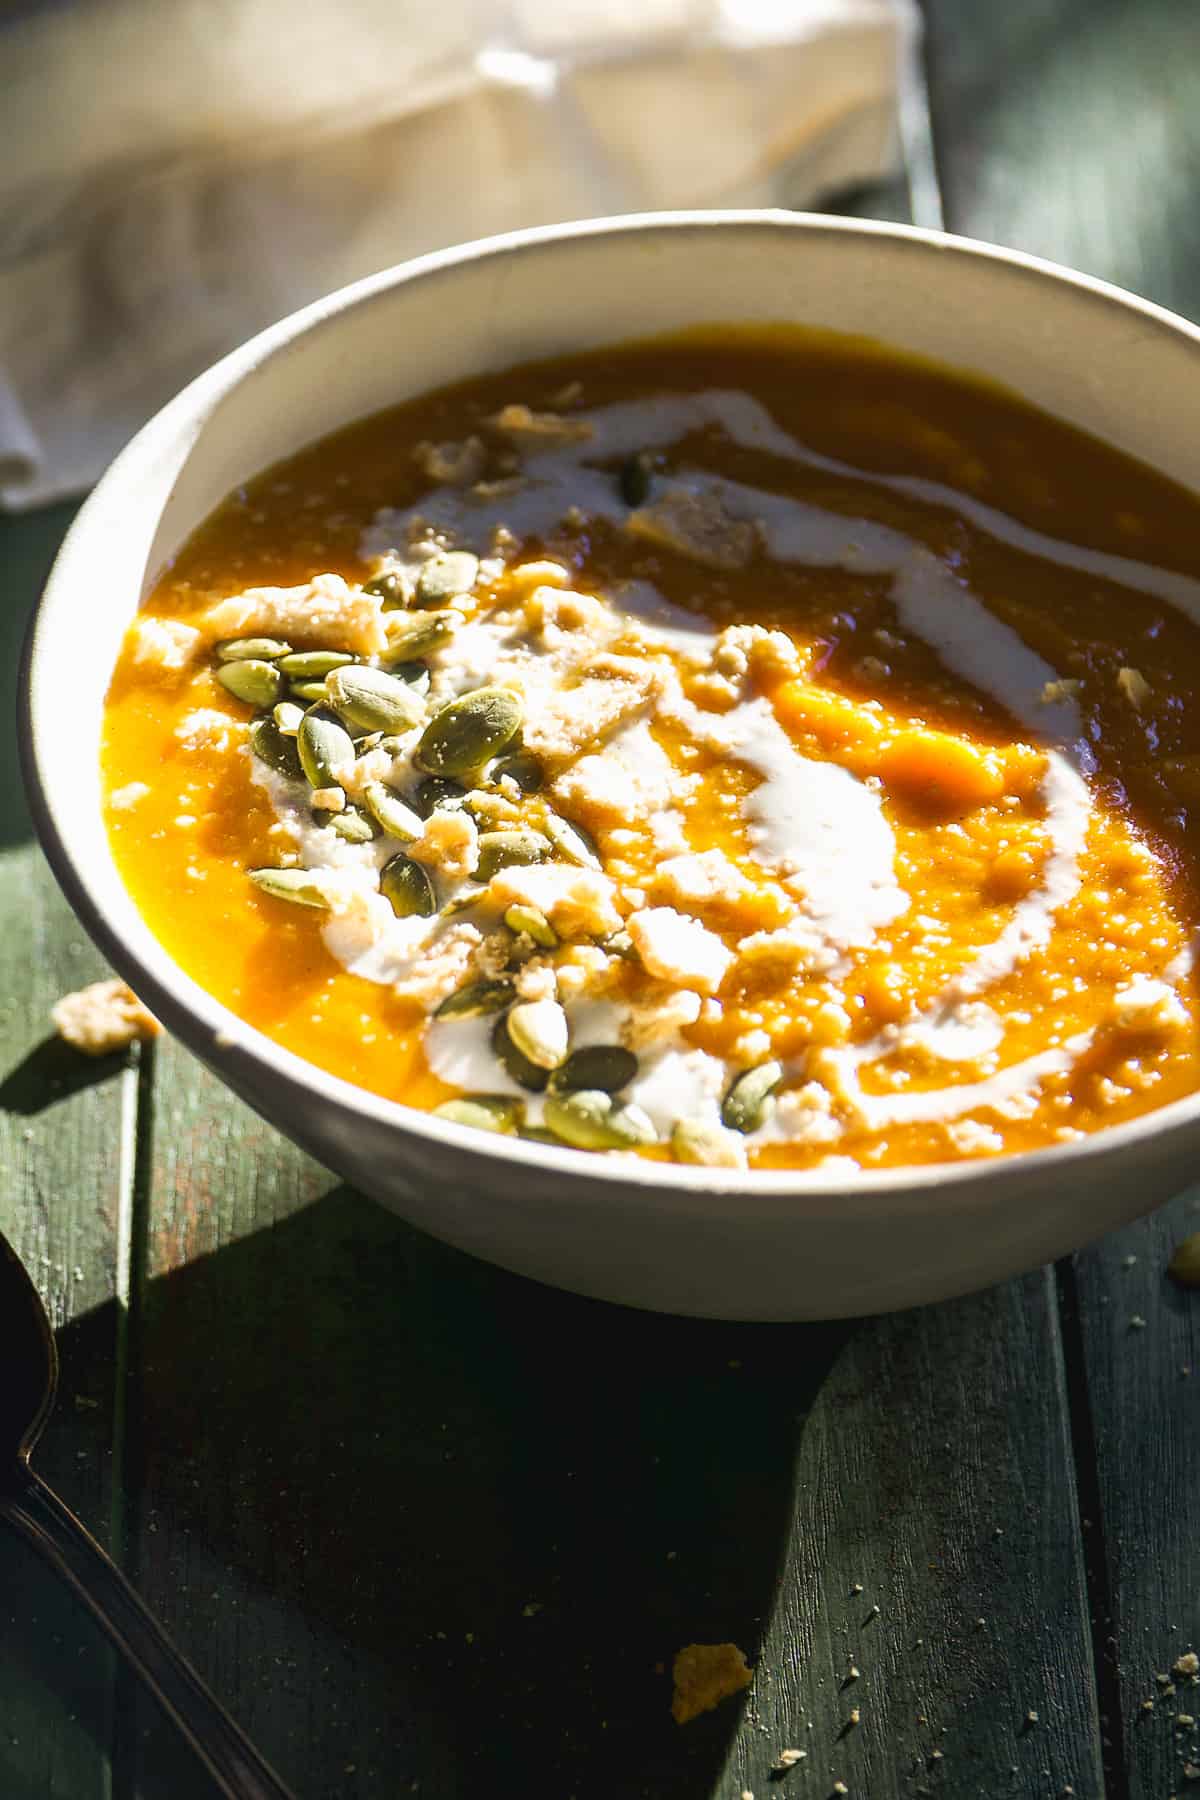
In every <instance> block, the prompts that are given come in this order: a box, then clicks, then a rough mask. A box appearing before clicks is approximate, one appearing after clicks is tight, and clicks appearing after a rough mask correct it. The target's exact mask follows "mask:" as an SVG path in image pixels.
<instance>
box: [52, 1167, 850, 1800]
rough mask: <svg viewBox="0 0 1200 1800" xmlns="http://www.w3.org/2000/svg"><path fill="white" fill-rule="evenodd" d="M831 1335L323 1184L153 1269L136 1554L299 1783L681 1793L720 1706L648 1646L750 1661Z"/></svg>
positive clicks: (710, 1752)
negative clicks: (665, 1314) (223, 1241)
mask: <svg viewBox="0 0 1200 1800" xmlns="http://www.w3.org/2000/svg"><path fill="white" fill-rule="evenodd" d="M850 1329H851V1328H850V1327H848V1326H844V1325H830V1326H810V1327H786V1326H779V1327H776V1326H757V1327H755V1326H740V1325H730V1324H715V1323H708V1322H702V1321H694V1320H684V1319H671V1318H661V1317H655V1316H651V1315H649V1314H641V1313H636V1312H631V1311H627V1310H623V1309H620V1308H616V1307H610V1306H606V1305H604V1304H601V1303H598V1302H591V1301H584V1300H580V1299H577V1298H573V1297H571V1296H568V1295H565V1294H560V1293H557V1292H554V1291H552V1290H550V1289H547V1288H543V1287H539V1286H537V1285H535V1284H533V1283H531V1282H527V1281H524V1280H521V1279H519V1278H517V1277H514V1276H507V1275H503V1274H499V1273H497V1272H496V1271H495V1270H492V1269H488V1268H485V1267H484V1266H483V1265H482V1264H479V1263H477V1262H474V1261H473V1260H471V1259H469V1258H467V1257H465V1256H462V1255H459V1254H457V1253H456V1252H454V1251H451V1250H448V1249H446V1248H444V1247H443V1246H440V1245H437V1244H435V1243H433V1242H432V1241H431V1240H429V1239H427V1238H425V1237H424V1236H422V1235H421V1234H419V1233H417V1232H414V1231H413V1230H411V1229H410V1228H408V1227H407V1226H404V1225H403V1224H401V1223H400V1222H398V1221H397V1220H396V1219H394V1218H393V1217H391V1216H390V1215H389V1214H387V1213H386V1212H384V1211H382V1210H381V1209H380V1208H378V1207H376V1206H374V1205H372V1204H370V1203H369V1202H367V1201H365V1200H363V1199H361V1198H360V1197H359V1196H357V1195H356V1194H353V1193H351V1192H349V1191H348V1190H346V1189H337V1190H335V1191H334V1192H333V1193H331V1194H329V1195H327V1196H326V1197H325V1198H324V1199H322V1200H321V1201H319V1202H318V1203H317V1204H315V1205H314V1206H311V1207H309V1208H308V1209H307V1210H305V1211H303V1212H301V1213H298V1214H295V1215H293V1216H291V1217H290V1218H288V1219H286V1220H285V1221H283V1222H281V1223H280V1224H278V1225H277V1226H276V1227H275V1228H274V1229H272V1230H270V1231H265V1232H259V1233H256V1234H255V1235H253V1236H251V1237H249V1238H247V1239H244V1240H243V1241H241V1242H239V1243H237V1244H236V1245H233V1246H231V1247H228V1248H224V1249H221V1250H220V1251H218V1252H216V1253H215V1254H213V1255H211V1256H209V1257H207V1258H204V1259H201V1260H200V1261H198V1262H196V1263H193V1264H191V1265H189V1266H188V1267H186V1268H185V1269H183V1270H181V1271H179V1272H177V1273H174V1274H171V1275H170V1276H167V1277H163V1278H160V1279H157V1280H155V1281H153V1282H152V1283H151V1284H150V1286H149V1289H148V1293H147V1298H146V1306H145V1314H144V1319H143V1321H142V1326H141V1333H140V1335H141V1342H142V1346H143V1367H142V1373H141V1392H140V1395H136V1396H131V1399H132V1404H131V1408H130V1419H131V1448H132V1450H133V1453H134V1456H135V1461H136V1462H140V1492H141V1509H142V1511H141V1519H142V1526H143V1529H142V1532H141V1535H140V1555H139V1567H138V1568H137V1569H136V1570H135V1575H136V1576H137V1578H138V1579H139V1580H140V1582H141V1584H142V1585H143V1587H144V1588H145V1589H146V1590H147V1591H148V1592H151V1593H153V1594H154V1595H155V1596H156V1599H157V1603H158V1604H160V1605H163V1606H165V1607H166V1608H167V1612H168V1618H169V1622H170V1624H171V1625H172V1628H173V1629H175V1630H176V1631H177V1632H178V1635H179V1636H180V1638H181V1640H182V1641H183V1643H184V1645H185V1646H186V1645H187V1644H188V1641H189V1637H190V1636H194V1641H195V1644H196V1648H197V1652H198V1654H202V1655H203V1657H204V1660H205V1664H206V1667H207V1669H208V1671H209V1673H210V1674H211V1676H212V1679H213V1680H214V1682H215V1683H216V1684H217V1685H218V1686H221V1685H224V1686H225V1688H226V1691H232V1688H233V1686H234V1685H235V1684H236V1686H237V1688H238V1689H239V1690H240V1692H241V1694H242V1696H243V1699H242V1711H243V1716H244V1718H245V1721H246V1723H247V1725H248V1726H249V1727H250V1729H251V1730H252V1731H254V1732H255V1733H256V1735H257V1736H258V1738H259V1740H260V1741H261V1742H262V1744H263V1747H264V1750H265V1751H266V1752H267V1753H268V1754H269V1755H270V1756H271V1757H272V1758H274V1759H275V1760H276V1761H277V1763H278V1764H279V1766H280V1767H281V1770H282V1771H283V1772H284V1773H285V1774H287V1775H288V1776H289V1778H290V1779H291V1780H292V1781H294V1783H295V1784H296V1787H297V1789H298V1791H299V1792H300V1794H301V1795H303V1796H305V1800H308V1797H309V1796H315V1795H318V1794H320V1795H325V1794H343V1793H345V1794H350V1793H354V1794H362V1795H363V1796H368V1795H369V1796H374V1795H381V1796H382V1795H387V1796H389V1800H390V1797H391V1796H392V1795H395V1794H400V1793H406V1792H408V1791H410V1789H411V1791H419V1792H421V1793H423V1794H426V1795H429V1794H437V1795H438V1796H439V1800H448V1797H450V1796H455V1795H459V1794H464V1795H465V1794H466V1793H467V1792H468V1791H470V1792H471V1793H476V1792H481V1791H485V1790H486V1791H488V1792H491V1793H496V1794H517V1793H522V1792H528V1793H530V1794H534V1793H543V1792H544V1793H547V1794H550V1793H553V1794H555V1795H556V1796H561V1800H568V1797H569V1796H575V1797H576V1800H591V1797H593V1796H594V1797H595V1800H601V1797H603V1800H613V1796H616V1795H623V1796H624V1795H628V1796H635V1795H641V1794H647V1795H652V1796H654V1800H676V1797H677V1800H696V1797H697V1796H699V1795H702V1794H706V1793H708V1792H709V1791H710V1789H711V1787H712V1785H713V1783H714V1781H715V1780H716V1778H717V1777H718V1775H719V1773H720V1771H721V1769H722V1767H723V1765H724V1762H725V1759H726V1757H727V1754H728V1751H729V1746H730V1741H731V1738H732V1735H733V1733H734V1732H735V1730H736V1728H737V1724H738V1720H739V1716H740V1714H739V1708H738V1706H737V1705H736V1704H728V1705H726V1706H724V1707H723V1708H722V1709H721V1710H719V1711H718V1712H715V1713H712V1714H710V1715H708V1716H706V1717H705V1718H702V1719H700V1720H697V1721H696V1722H695V1723H694V1724H692V1725H690V1726H689V1727H688V1728H687V1729H686V1730H685V1731H681V1730H680V1729H679V1728H678V1727H677V1726H676V1725H675V1724H674V1722H673V1721H672V1719H671V1717H670V1712H669V1706H670V1698H671V1680H670V1665H671V1661H672V1658H673V1656H674V1654H675V1652H676V1651H677V1650H678V1649H679V1648H680V1647H681V1646H682V1645H684V1644H687V1643H690V1642H693V1641H699V1642H720V1641H724V1640H732V1641H733V1642H735V1643H737V1644H738V1645H739V1646H741V1648H742V1649H743V1650H744V1651H745V1652H746V1654H747V1655H748V1657H749V1658H750V1660H751V1661H753V1660H754V1658H755V1653H756V1649H757V1646H758V1644H759V1641H760V1637H761V1633H762V1631H763V1629H764V1627H765V1624H766V1622H767V1619H768V1617H769V1614H770V1611H771V1606H772V1602H773V1596H774V1589H775V1584H776V1580H777V1573H778V1567H779V1563H780V1558H781V1555H782V1553H783V1550H784V1547H785V1543H786V1537H787V1532H788V1528H789V1525H790V1522H791V1517H792V1503H793V1494H792V1483H793V1467H794V1459H795V1454H796V1447H797V1440H798V1435H799V1431H800V1428H801V1425H802V1422H803V1418H804V1415H805V1412H806V1409H807V1407H808V1406H809V1404H810V1403H811V1400H812V1398H813V1396H814V1394H815V1393H816V1391H817V1390H818V1389H819V1387H820V1385H821V1383H822V1381H823V1379H824V1376H825V1374H826V1372H827V1370H828V1368H829V1366H830V1364H831V1362H832V1360H833V1358H834V1356H835V1355H836V1353H837V1351H838V1349H839V1347H840V1345H841V1344H842V1343H843V1342H844V1341H845V1338H846V1337H847V1335H848V1332H849V1330H850ZM88 1330H89V1321H88V1320H83V1321H81V1322H80V1323H79V1324H78V1325H76V1326H72V1327H70V1328H68V1332H67V1334H66V1336H68V1337H70V1336H71V1335H72V1334H73V1333H86V1332H87V1331H88ZM85 1348H86V1347H85V1346H80V1345H76V1346H74V1349H75V1351H76V1353H79V1352H80V1351H81V1350H84V1351H85ZM134 1421H139V1423H138V1424H136V1425H135V1424H134ZM135 1485H138V1484H137V1483H135ZM227 1658H229V1659H232V1661H233V1665H234V1668H235V1669H236V1673H234V1674H231V1672H230V1667H229V1664H228V1663H227V1661H226V1659H227ZM222 1669H224V1671H225V1674H226V1676H227V1677H229V1678H228V1679H227V1680H226V1681H225V1682H224V1683H223V1682H222V1679H221V1676H222ZM314 1710H316V1711H318V1712H319V1713H320V1714H322V1715H323V1717H322V1719H321V1721H320V1723H318V1724H314V1720H313V1717H312V1714H313V1712H314ZM413 1783H417V1784H419V1787H417V1788H412V1784H413Z"/></svg>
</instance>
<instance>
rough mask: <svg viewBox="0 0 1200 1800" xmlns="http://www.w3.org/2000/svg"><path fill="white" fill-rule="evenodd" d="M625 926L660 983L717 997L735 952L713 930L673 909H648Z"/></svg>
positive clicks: (645, 962)
mask: <svg viewBox="0 0 1200 1800" xmlns="http://www.w3.org/2000/svg"><path fill="white" fill-rule="evenodd" d="M626 923H627V929H628V931H629V935H630V937H631V938H632V939H633V942H634V946H635V948H636V950H637V953H638V955H639V956H640V957H641V959H642V962H643V963H644V964H645V966H646V968H647V969H648V970H649V972H650V974H651V975H657V976H658V978H659V980H660V981H673V982H677V983H678V984H679V986H680V987H690V988H698V989H699V990H700V992H701V993H702V994H715V993H716V991H717V989H718V988H719V987H720V985H721V983H722V981H723V980H724V978H725V975H726V973H727V971H728V970H729V969H730V968H732V966H733V963H734V955H733V952H732V950H727V949H726V948H725V945H724V944H723V943H722V942H721V940H720V938H719V937H718V936H717V934H716V933H715V932H714V931H709V930H708V928H707V926H704V925H701V924H700V922H699V921H698V920H697V919H690V918H688V917H687V915H686V914H685V913H681V912H676V910H675V908H674V907H672V906H650V907H647V908H646V909H645V910H644V911H643V912H635V913H631V914H630V916H629V919H628V920H627V922H626Z"/></svg>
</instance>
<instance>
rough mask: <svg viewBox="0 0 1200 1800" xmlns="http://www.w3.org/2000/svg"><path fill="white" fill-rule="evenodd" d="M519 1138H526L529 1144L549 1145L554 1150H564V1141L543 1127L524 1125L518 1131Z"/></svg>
mask: <svg viewBox="0 0 1200 1800" xmlns="http://www.w3.org/2000/svg"><path fill="white" fill-rule="evenodd" d="M517 1136H518V1137H519V1138H524V1140H525V1142H526V1143H527V1144H549V1145H550V1148H551V1149H552V1150H561V1149H562V1139H561V1138H560V1137H555V1135H554V1133H553V1132H552V1131H547V1130H546V1128H545V1127H544V1126H543V1125H522V1126H521V1127H520V1128H519V1130H518V1131H517Z"/></svg>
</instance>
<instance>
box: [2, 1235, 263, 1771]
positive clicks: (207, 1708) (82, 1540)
mask: <svg viewBox="0 0 1200 1800" xmlns="http://www.w3.org/2000/svg"><path fill="white" fill-rule="evenodd" d="M57 1386H58V1352H57V1351H56V1349H55V1347H54V1336H53V1333H52V1332H51V1329H50V1321H49V1319H48V1318H47V1316H46V1309H45V1307H44V1306H43V1305H42V1302H41V1298H40V1296H39V1295H38V1291H37V1289H36V1288H35V1287H34V1285H33V1282H32V1281H31V1280H30V1278H29V1275H28V1273H27V1272H26V1270H25V1268H24V1267H23V1265H22V1263H21V1261H20V1259H19V1258H18V1256H17V1254H16V1252H15V1251H14V1250H13V1248H12V1246H11V1245H10V1244H9V1243H8V1242H7V1241H6V1239H5V1238H4V1237H3V1236H0V1520H2V1521H6V1522H7V1523H8V1524H10V1525H13V1526H15V1527H16V1529H17V1530H18V1531H19V1532H20V1534H21V1536H22V1537H23V1538H24V1539H25V1540H26V1542H27V1543H29V1544H30V1545H32V1547H33V1548H34V1549H35V1550H36V1551H37V1552H38V1553H39V1555H40V1556H41V1557H42V1558H43V1560H44V1561H45V1562H46V1563H48V1564H49V1566H50V1567H51V1568H52V1569H53V1570H54V1571H55V1573H56V1574H58V1575H59V1576H61V1578H62V1580H63V1581H65V1582H66V1583H67V1585H68V1586H69V1587H71V1588H73V1589H74V1591H75V1593H76V1594H77V1595H78V1597H79V1599H80V1600H82V1601H83V1603H84V1605H85V1606H86V1607H87V1608H88V1610H89V1612H91V1614H92V1615H93V1617H94V1618H95V1619H96V1620H97V1621H98V1623H99V1624H100V1625H101V1626H102V1628H103V1629H104V1631H105V1632H107V1634H108V1636H109V1638H110V1639H111V1641H112V1643H113V1645H114V1647H115V1648H116V1649H117V1651H118V1652H119V1653H120V1654H121V1655H122V1656H123V1657H125V1658H126V1660H127V1661H128V1662H129V1663H130V1664H132V1666H133V1667H134V1668H135V1669H136V1670H137V1672H138V1674H139V1675H140V1676H141V1678H142V1680H143V1682H144V1683H145V1685H146V1687H147V1688H148V1689H149V1691H150V1692H151V1693H152V1694H153V1695H154V1698H155V1699H156V1700H157V1701H158V1703H159V1705H160V1706H161V1707H162V1709H163V1711H164V1712H165V1713H166V1714H167V1716H168V1718H170V1719H171V1720H172V1721H173V1722H174V1724H175V1725H176V1727H177V1728H178V1730H179V1731H180V1732H181V1733H182V1735H183V1737H184V1738H185V1739H186V1740H187V1742H188V1743H189V1744H190V1745H191V1747H192V1749H193V1750H194V1751H195V1753H196V1755H197V1756H198V1757H199V1759H200V1761H201V1762H202V1763H203V1765H204V1767H205V1768H206V1769H207V1770H208V1773H209V1774H210V1775H211V1776H212V1778H213V1781H214V1782H215V1783H216V1786H217V1790H218V1792H220V1793H221V1794H224V1795H225V1796H227V1800H292V1797H291V1795H290V1793H289V1791H288V1789H287V1788H285V1787H284V1785H283V1783H282V1782H281V1781H280V1780H279V1777H278V1776H277V1775H275V1774H273V1773H272V1771H271V1770H270V1769H269V1768H268V1767H267V1765H266V1763H265V1762H264V1761H263V1759H262V1757H261V1756H260V1755H259V1754H258V1751H257V1750H256V1749H255V1748H254V1746H253V1745H252V1744H251V1743H250V1742H249V1740H248V1739H247V1738H245V1737H244V1736H243V1735H242V1732H241V1730H240V1729H239V1727H238V1726H237V1725H235V1724H234V1722H233V1720H232V1719H231V1718H230V1717H229V1714H228V1713H227V1712H225V1711H224V1709H223V1708H222V1707H221V1705H220V1704H219V1702H218V1701H217V1700H216V1699H215V1697H214V1696H213V1695H212V1694H211V1693H210V1692H209V1690H208V1689H207V1688H206V1687H205V1685H204V1683H203V1682H202V1681H201V1679H200V1677H199V1676H198V1675H197V1673H196V1671H195V1670H194V1669H193V1668H192V1666H191V1664H190V1663H188V1662H187V1661H186V1660H185V1659H184V1657H182V1656H181V1655H180V1653H179V1651H178V1650H176V1649H175V1647H174V1645H173V1644H172V1643H171V1642H170V1640H169V1638H168V1637H167V1635H166V1633H165V1632H164V1630H163V1628H162V1626H161V1625H160V1624H159V1623H158V1621H157V1620H156V1619H155V1618H154V1616H153V1615H152V1613H151V1612H150V1611H149V1610H148V1608H147V1607H146V1606H145V1605H144V1603H143V1602H142V1601H141V1600H140V1599H139V1598H138V1596H137V1595H136V1594H135V1593H134V1591H133V1589H132V1588H131V1587H130V1585H129V1583H128V1582H127V1581H126V1579H125V1577H124V1576H123V1575H122V1574H121V1572H120V1570H119V1569H118V1568H117V1566H116V1564H115V1563H114V1562H112V1561H111V1560H110V1559H109V1558H108V1557H107V1556H106V1555H105V1554H104V1551H103V1550H102V1549H101V1548H100V1546H99V1544H98V1543H97V1542H96V1540H95V1539H94V1538H93V1537H92V1536H91V1535H90V1533H89V1532H88V1531H87V1530H86V1529H85V1528H84V1527H83V1526H82V1525H81V1524H80V1523H79V1520H78V1519H76V1518H75V1517H74V1515H73V1514H72V1513H70V1512H68V1511H67V1508H66V1507H65V1506H64V1505H63V1503H62V1501H61V1500H59V1499H58V1498H57V1496H56V1495H55V1494H52V1493H51V1491H50V1489H49V1488H48V1487H47V1486H46V1484H45V1482H44V1481H42V1480H41V1479H40V1478H39V1477H38V1476H37V1475H35V1474H34V1472H33V1470H32V1469H31V1468H30V1466H29V1457H30V1453H31V1452H32V1450H33V1447H34V1445H35V1444H36V1443H37V1440H38V1438H39V1437H40V1436H41V1433H42V1428H43V1426H44V1425H45V1423H46V1420H47V1419H48V1418H49V1416H50V1409H51V1407H52V1406H53V1404H54V1393H55V1389H56V1388H57Z"/></svg>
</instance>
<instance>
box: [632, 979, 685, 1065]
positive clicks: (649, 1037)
mask: <svg viewBox="0 0 1200 1800" xmlns="http://www.w3.org/2000/svg"><path fill="white" fill-rule="evenodd" d="M700 1006H701V1000H700V996H699V994H697V993H696V992H695V991H694V990H693V989H691V988H677V987H672V988H667V989H665V990H663V991H662V992H661V993H658V994H654V995H651V996H650V997H648V998H646V999H639V1000H638V1001H637V1002H636V1003H635V1004H634V1005H633V1006H631V1008H630V1010H629V1017H628V1019H627V1020H626V1022H625V1024H624V1026H623V1028H622V1031H621V1036H622V1039H623V1040H624V1042H625V1043H626V1044H627V1045H628V1047H629V1049H631V1050H632V1051H634V1053H635V1054H637V1055H639V1056H640V1055H642V1054H643V1053H644V1052H646V1051H648V1050H661V1049H662V1047H663V1046H664V1045H665V1044H670V1043H672V1042H673V1041H674V1040H675V1038H676V1037H677V1036H678V1035H679V1033H680V1032H681V1031H683V1030H684V1029H685V1028H686V1027H687V1026H688V1025H694V1024H695V1023H696V1020H697V1019H698V1018H699V1017H700Z"/></svg>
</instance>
